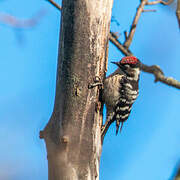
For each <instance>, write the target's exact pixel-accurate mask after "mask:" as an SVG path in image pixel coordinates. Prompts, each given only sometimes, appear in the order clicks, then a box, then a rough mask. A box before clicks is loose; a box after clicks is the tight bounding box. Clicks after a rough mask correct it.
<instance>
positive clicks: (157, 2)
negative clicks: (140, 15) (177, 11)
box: [146, 0, 174, 5]
mask: <svg viewBox="0 0 180 180" xmlns="http://www.w3.org/2000/svg"><path fill="white" fill-rule="evenodd" d="M173 1H174V0H168V1H167V2H166V1H163V0H159V1H152V2H147V3H146V5H155V4H163V5H169V4H171V3H172V2H173Z"/></svg>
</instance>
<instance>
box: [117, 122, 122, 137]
mask: <svg viewBox="0 0 180 180" xmlns="http://www.w3.org/2000/svg"><path fill="white" fill-rule="evenodd" d="M120 123H121V127H120V133H121V131H122V127H123V123H124V122H121V121H120V120H116V135H117V134H118V131H119V126H120Z"/></svg>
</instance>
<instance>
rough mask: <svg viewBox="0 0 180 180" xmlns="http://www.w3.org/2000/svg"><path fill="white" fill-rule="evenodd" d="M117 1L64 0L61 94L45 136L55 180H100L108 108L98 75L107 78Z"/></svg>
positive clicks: (59, 70)
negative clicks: (103, 102)
mask: <svg viewBox="0 0 180 180" xmlns="http://www.w3.org/2000/svg"><path fill="white" fill-rule="evenodd" d="M112 3H113V0H63V5H62V17H61V33H60V42H59V56H58V66H57V81H56V96H55V105H54V110H53V114H52V116H51V118H50V120H49V122H48V124H47V126H46V127H45V129H44V131H42V132H41V133H40V136H41V137H42V138H44V139H45V143H46V148H47V157H48V174H49V180H86V179H88V180H95V179H96V180H97V179H99V161H100V156H101V148H102V144H101V133H100V132H101V125H102V111H101V110H100V109H101V108H99V107H101V105H100V102H99V89H98V87H95V88H93V89H88V84H90V83H93V78H94V77H95V76H99V77H101V78H102V79H103V78H104V75H105V71H106V66H107V54H108V34H109V26H110V18H111V9H112Z"/></svg>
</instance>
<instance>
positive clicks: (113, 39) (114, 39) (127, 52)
mask: <svg viewBox="0 0 180 180" xmlns="http://www.w3.org/2000/svg"><path fill="white" fill-rule="evenodd" d="M109 40H110V41H111V42H112V43H113V44H114V45H115V46H116V47H117V48H118V49H119V50H120V51H121V52H122V53H123V54H124V55H126V56H130V55H132V53H131V52H130V51H129V50H128V49H127V48H126V47H124V45H123V44H121V43H120V42H119V41H118V39H117V38H116V37H114V36H113V33H112V32H110V33H109Z"/></svg>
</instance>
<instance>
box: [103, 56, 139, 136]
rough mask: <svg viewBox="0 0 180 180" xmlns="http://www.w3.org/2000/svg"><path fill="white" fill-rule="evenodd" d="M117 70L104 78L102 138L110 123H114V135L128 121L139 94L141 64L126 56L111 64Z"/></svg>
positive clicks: (132, 57) (135, 59)
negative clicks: (104, 117)
mask: <svg viewBox="0 0 180 180" xmlns="http://www.w3.org/2000/svg"><path fill="white" fill-rule="evenodd" d="M112 63H114V64H116V65H117V66H118V69H117V70H116V71H115V72H114V73H112V74H111V75H109V76H108V77H106V79H105V81H104V87H103V91H102V100H103V102H104V103H105V105H106V111H107V112H106V114H107V115H106V122H105V125H104V126H103V127H102V135H103V136H104V135H105V133H106V131H107V130H108V127H109V126H110V125H111V123H112V122H114V121H116V135H117V133H118V131H119V126H120V123H121V128H120V132H121V130H122V126H123V123H124V122H125V121H126V120H127V119H128V117H129V114H130V112H131V108H132V105H133V103H134V101H135V100H136V98H137V96H138V94H139V87H138V86H139V85H138V84H139V75H140V65H141V62H140V61H139V60H138V59H137V58H136V57H134V56H126V57H124V58H122V59H121V60H120V61H119V62H112Z"/></svg>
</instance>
